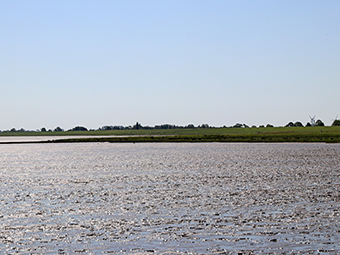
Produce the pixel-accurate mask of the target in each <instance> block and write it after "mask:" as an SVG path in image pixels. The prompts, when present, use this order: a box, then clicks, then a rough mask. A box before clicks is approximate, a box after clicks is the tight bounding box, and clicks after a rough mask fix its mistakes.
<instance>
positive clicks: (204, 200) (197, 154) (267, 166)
mask: <svg viewBox="0 0 340 255" xmlns="http://www.w3.org/2000/svg"><path fill="white" fill-rule="evenodd" d="M0 159H1V165H0V181H1V186H0V202H1V210H0V218H1V221H0V251H1V253H2V254H3V253H7V254H9V253H16V252H19V253H44V254H46V253H50V254H55V253H75V252H77V253H95V254H96V253H113V254H115V253H117V254H118V253H139V254H140V253H151V252H157V253H158V254H173V253H176V254H178V253H192V254H199V253H200V254H201V253H208V254H220V253H223V252H234V253H236V252H243V253H251V252H256V253H261V252H262V253H274V252H276V253H289V252H292V251H296V252H307V253H308V252H310V253H314V252H315V253H316V252H319V253H331V252H340V248H339V242H340V234H339V233H340V227H339V226H340V224H339V223H340V222H339V219H340V217H339V216H340V215H339V209H340V208H339V207H340V206H339V200H340V194H339V191H340V167H339V166H340V146H339V145H337V144H335V145H326V144H217V143H213V144H107V143H105V144H93V143H92V144H17V145H1V146H0Z"/></svg>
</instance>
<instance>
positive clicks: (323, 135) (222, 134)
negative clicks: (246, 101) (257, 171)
mask: <svg viewBox="0 0 340 255" xmlns="http://www.w3.org/2000/svg"><path fill="white" fill-rule="evenodd" d="M4 135H6V136H65V140H64V139H63V140H62V142H327V143H330V142H332V143H338V142H340V126H331V127H319V126H318V127H261V128H193V129H186V128H179V129H145V130H143V129H141V130H109V131H99V130H96V131H66V132H6V133H5V132H4V133H0V136H4ZM112 135H115V136H120V137H98V138H86V136H112ZM67 136H85V137H84V138H77V139H67ZM53 142H61V140H59V141H53Z"/></svg>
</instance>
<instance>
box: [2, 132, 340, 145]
mask: <svg viewBox="0 0 340 255" xmlns="http://www.w3.org/2000/svg"><path fill="white" fill-rule="evenodd" d="M215 142H218V143H340V134H336V135H335V134H327V133H324V134H294V133H292V134H287V133H286V134H242V135H241V134H236V135H235V134H231V135H167V136H124V137H81V138H80V137H77V138H66V137H65V139H64V138H62V139H54V140H43V141H4V142H0V144H41V143H215Z"/></svg>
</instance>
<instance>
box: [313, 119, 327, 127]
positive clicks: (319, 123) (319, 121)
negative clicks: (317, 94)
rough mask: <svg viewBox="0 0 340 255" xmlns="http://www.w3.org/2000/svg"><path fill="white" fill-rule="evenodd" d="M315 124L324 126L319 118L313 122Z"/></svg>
mask: <svg viewBox="0 0 340 255" xmlns="http://www.w3.org/2000/svg"><path fill="white" fill-rule="evenodd" d="M315 126H319V127H323V126H325V124H324V123H323V122H322V121H321V120H317V121H316V122H315Z"/></svg>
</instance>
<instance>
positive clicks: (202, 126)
mask: <svg viewBox="0 0 340 255" xmlns="http://www.w3.org/2000/svg"><path fill="white" fill-rule="evenodd" d="M198 127H199V128H209V125H208V124H202V125H200V126H198Z"/></svg>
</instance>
